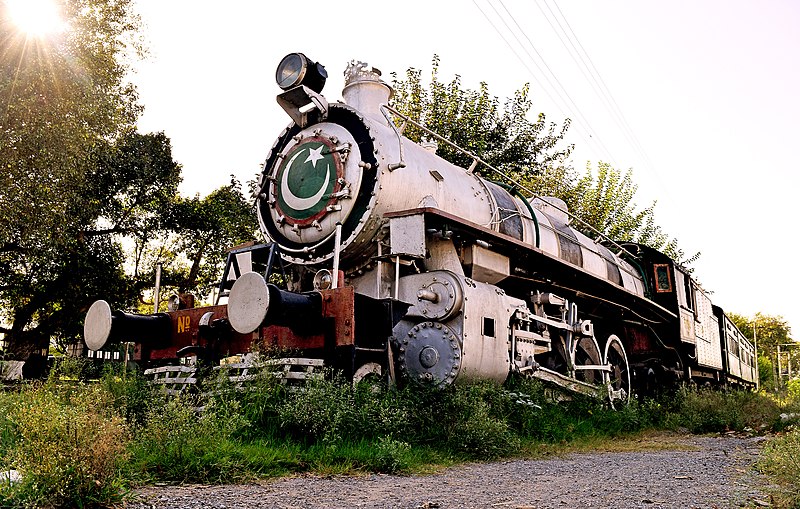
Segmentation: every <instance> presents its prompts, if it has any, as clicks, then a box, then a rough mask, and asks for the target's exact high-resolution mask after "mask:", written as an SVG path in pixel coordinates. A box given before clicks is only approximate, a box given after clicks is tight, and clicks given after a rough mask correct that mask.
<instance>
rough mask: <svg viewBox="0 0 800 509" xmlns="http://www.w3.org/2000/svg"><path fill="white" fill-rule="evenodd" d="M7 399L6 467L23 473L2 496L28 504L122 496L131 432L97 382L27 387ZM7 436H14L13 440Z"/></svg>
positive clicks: (79, 503) (99, 501)
mask: <svg viewBox="0 0 800 509" xmlns="http://www.w3.org/2000/svg"><path fill="white" fill-rule="evenodd" d="M10 399H11V401H10V402H9V401H8V399H6V404H5V407H6V408H5V409H4V410H6V411H7V414H6V417H5V424H4V425H3V424H0V425H2V426H3V428H4V430H5V431H4V435H5V437H6V438H5V439H4V442H5V443H6V447H7V450H6V451H5V452H6V453H7V456H6V460H5V465H3V468H14V469H16V470H18V471H19V472H20V474H21V475H22V479H21V481H20V482H19V483H16V484H13V485H8V486H5V487H4V488H2V490H3V491H2V492H1V494H0V500H3V501H4V502H5V503H9V504H13V505H22V506H26V507H39V506H43V505H47V506H50V507H86V506H94V505H105V504H108V503H111V502H115V501H119V500H120V499H121V498H122V497H123V495H124V484H125V483H124V480H123V478H122V477H121V475H120V473H119V467H120V465H121V463H122V462H124V460H125V459H126V457H127V455H126V450H125V448H126V445H127V439H128V432H127V429H126V426H125V423H124V421H123V419H122V418H120V417H117V416H115V415H113V414H111V413H108V412H107V406H106V404H105V400H106V396H105V395H104V394H103V392H102V391H101V390H100V389H99V388H98V387H81V388H80V390H74V391H71V392H69V393H66V394H64V393H60V392H59V390H58V388H56V387H39V388H27V389H24V390H22V391H21V392H20V393H18V394H16V395H14V396H13V397H10ZM9 437H11V438H10V439H9Z"/></svg>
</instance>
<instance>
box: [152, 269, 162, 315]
mask: <svg viewBox="0 0 800 509" xmlns="http://www.w3.org/2000/svg"><path fill="white" fill-rule="evenodd" d="M160 293H161V264H160V263H157V264H156V290H155V295H153V313H158V305H159V304H160V303H161V295H160Z"/></svg>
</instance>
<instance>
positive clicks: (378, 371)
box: [353, 362, 383, 385]
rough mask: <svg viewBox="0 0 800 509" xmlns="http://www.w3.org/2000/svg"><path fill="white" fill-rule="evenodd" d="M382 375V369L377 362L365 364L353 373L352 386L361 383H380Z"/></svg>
mask: <svg viewBox="0 0 800 509" xmlns="http://www.w3.org/2000/svg"><path fill="white" fill-rule="evenodd" d="M382 375H383V369H382V368H381V365H380V364H378V363H377V362H367V363H365V364H362V365H361V366H360V367H359V368H358V369H357V370H356V372H355V373H353V385H356V384H358V383H359V382H362V381H367V382H370V383H380V382H381V379H382Z"/></svg>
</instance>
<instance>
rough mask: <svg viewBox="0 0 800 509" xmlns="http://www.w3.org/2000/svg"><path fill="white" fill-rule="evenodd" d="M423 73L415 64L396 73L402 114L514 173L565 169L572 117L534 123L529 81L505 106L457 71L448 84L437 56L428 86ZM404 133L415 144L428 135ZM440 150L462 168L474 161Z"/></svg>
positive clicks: (395, 103)
mask: <svg viewBox="0 0 800 509" xmlns="http://www.w3.org/2000/svg"><path fill="white" fill-rule="evenodd" d="M421 76H422V72H421V71H420V70H417V69H414V68H409V69H408V70H407V71H406V73H405V79H403V80H401V79H398V78H397V75H396V74H393V81H392V87H393V88H394V92H395V93H394V96H393V99H392V106H393V107H395V108H396V109H397V110H398V111H400V112H401V113H403V114H404V115H407V116H408V117H409V118H411V119H412V120H414V121H415V122H418V123H420V124H421V125H423V126H425V127H426V128H428V129H430V130H432V131H433V132H435V133H437V134H438V135H440V136H442V137H444V138H446V139H448V140H450V141H452V142H453V143H455V144H457V145H459V146H461V147H463V148H465V149H466V150H468V151H470V152H472V153H473V154H475V155H476V156H478V157H480V158H482V159H483V160H485V161H486V162H488V163H489V164H492V165H494V166H497V167H498V168H500V169H501V170H503V171H505V172H508V173H510V174H514V175H518V174H520V173H528V174H531V173H532V174H538V173H541V172H544V171H545V170H549V171H564V170H565V165H566V161H567V159H568V158H569V155H570V153H571V152H572V145H565V144H564V143H563V139H564V136H565V134H566V132H567V129H569V125H570V121H569V120H566V121H565V122H564V123H563V124H562V125H561V126H558V125H557V124H555V123H547V121H546V118H545V115H544V113H539V115H538V116H537V119H536V121H533V122H532V121H530V120H529V119H528V115H529V113H530V110H531V108H532V106H533V103H532V102H531V100H530V98H529V93H530V88H529V86H528V85H527V84H526V85H524V86H523V87H522V88H521V89H519V90H518V91H517V92H515V94H514V97H512V98H510V99H508V100H507V101H506V102H505V104H504V105H503V106H502V107H501V105H500V100H499V99H498V98H497V97H496V96H492V95H491V94H489V88H488V85H487V84H486V83H485V82H484V83H481V84H480V88H479V89H478V90H471V89H466V88H463V87H462V86H461V78H460V76H458V75H456V76H455V77H454V78H453V80H452V81H450V83H447V84H445V83H443V82H441V81H440V79H439V57H438V56H436V55H434V57H433V62H432V72H431V80H430V84H429V85H428V88H426V87H425V86H424V85H423V83H422V79H421ZM404 134H405V136H407V137H408V138H409V139H411V140H413V141H416V142H419V141H421V140H423V139H426V138H427V137H428V135H427V134H426V133H425V132H424V131H422V130H421V129H419V128H417V127H415V126H413V125H409V126H407V127H406V129H405V131H404ZM438 154H439V155H440V156H441V157H443V158H444V159H447V160H448V161H450V162H451V163H453V164H456V165H458V166H462V167H464V168H468V167H469V166H470V165H471V164H472V159H471V158H470V157H469V156H467V155H465V154H463V153H460V152H458V151H456V150H454V149H452V148H451V147H449V146H446V145H440V146H439V150H438ZM481 171H488V170H487V169H485V168H484V169H482V170H481ZM488 176H489V178H497V176H496V175H491V174H489V175H488Z"/></svg>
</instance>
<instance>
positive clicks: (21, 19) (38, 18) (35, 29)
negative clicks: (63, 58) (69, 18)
mask: <svg viewBox="0 0 800 509" xmlns="http://www.w3.org/2000/svg"><path fill="white" fill-rule="evenodd" d="M5 3H6V7H7V9H8V14H9V16H10V18H11V20H12V21H13V23H14V24H15V25H16V26H17V28H19V30H20V31H22V32H24V33H26V34H27V35H30V36H34V37H42V36H45V35H48V34H52V33H56V32H60V31H61V30H62V29H63V28H64V21H63V20H62V19H61V15H60V12H59V9H58V5H57V4H56V2H55V1H54V0H5Z"/></svg>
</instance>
